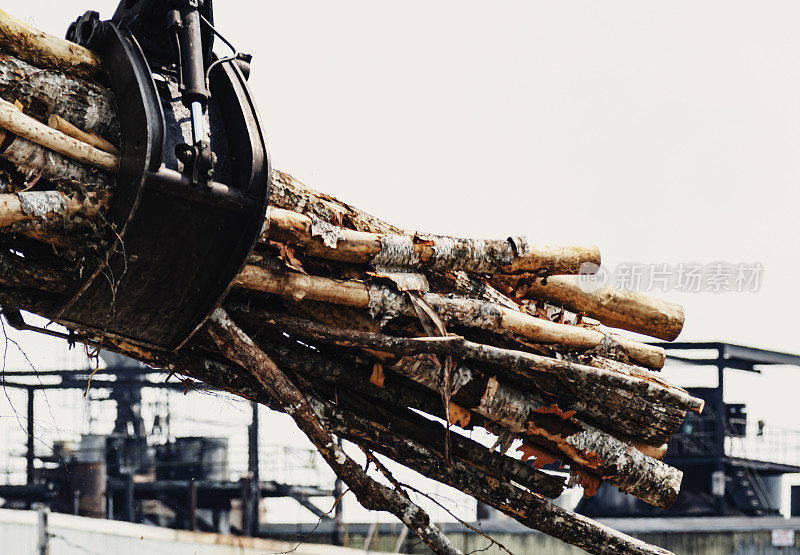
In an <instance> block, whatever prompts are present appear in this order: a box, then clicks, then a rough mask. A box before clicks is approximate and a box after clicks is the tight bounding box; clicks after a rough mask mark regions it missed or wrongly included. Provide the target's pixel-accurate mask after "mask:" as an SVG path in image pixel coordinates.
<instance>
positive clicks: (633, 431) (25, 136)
mask: <svg viewBox="0 0 800 555" xmlns="http://www.w3.org/2000/svg"><path fill="white" fill-rule="evenodd" d="M107 69H108V70H109V71H113V68H107ZM103 71H104V68H103V66H102V61H101V60H99V59H98V58H97V57H96V56H95V55H94V54H92V53H91V52H89V51H88V50H85V49H83V48H81V47H78V46H76V45H74V44H71V43H68V42H66V41H63V40H60V39H57V38H55V37H52V36H49V35H46V34H44V33H40V32H38V31H36V30H35V29H32V28H31V27H29V26H28V25H26V24H24V23H22V22H20V21H19V20H17V19H15V18H13V17H12V16H10V15H8V14H5V13H4V12H2V11H0V158H2V162H0V163H2V173H0V187H1V188H2V191H0V232H2V233H0V242H1V244H0V283H1V284H2V290H1V291H0V304H1V305H2V307H3V313H4V316H5V318H6V320H7V321H8V322H9V323H11V324H12V325H14V326H16V327H18V328H22V329H35V330H36V331H38V332H41V333H48V334H51V335H56V336H63V337H66V338H68V339H70V340H71V341H79V342H82V343H85V344H87V345H89V346H92V347H100V346H102V347H103V348H105V349H109V350H113V351H116V352H120V353H123V354H125V355H128V356H130V357H133V358H135V359H138V360H141V361H144V362H146V363H148V364H151V365H154V366H159V367H162V368H166V369H168V370H170V371H172V372H174V373H177V374H180V375H184V376H189V377H191V378H193V379H196V380H201V381H203V382H206V383H208V384H211V385H213V386H216V387H218V388H221V389H224V390H227V391H230V392H233V393H235V394H237V395H240V396H243V397H245V398H248V399H251V400H255V401H257V402H259V403H263V404H265V405H267V406H269V407H271V408H273V409H275V410H277V411H283V412H285V413H287V414H289V415H291V417H292V418H293V419H294V420H295V421H296V422H297V424H298V426H299V427H300V428H301V429H302V430H303V432H305V433H306V434H307V436H308V437H309V439H310V440H311V441H312V443H313V444H314V445H315V446H316V447H317V449H318V450H319V452H320V453H321V454H322V456H323V457H324V458H325V460H326V461H327V462H328V464H330V466H331V467H332V468H333V470H334V471H335V472H336V474H337V475H338V476H339V477H340V478H341V479H342V480H343V481H344V482H345V483H346V484H347V486H348V487H349V489H350V491H352V492H353V493H354V494H355V495H356V497H357V498H358V500H359V501H360V502H361V503H362V504H363V505H364V506H365V507H367V508H369V509H374V510H382V511H389V512H391V513H393V514H395V515H396V516H397V517H398V518H399V519H400V520H402V521H403V522H404V523H405V524H406V525H407V526H409V528H411V529H412V530H413V531H414V532H415V533H416V534H417V535H418V536H419V537H420V538H421V539H422V540H423V541H424V542H425V543H427V544H428V545H429V546H430V547H431V548H432V549H433V550H434V551H435V552H438V553H457V552H458V550H457V549H456V548H455V547H454V546H453V545H452V544H451V543H450V542H449V540H448V539H447V538H446V537H445V536H444V535H443V534H442V533H441V532H440V531H439V530H438V529H437V528H436V527H435V526H434V525H433V523H432V522H431V521H430V519H429V517H428V515H427V514H426V513H425V512H424V511H423V510H422V509H421V508H419V507H418V506H417V505H416V504H415V503H414V502H413V500H412V496H411V495H410V494H409V493H408V488H407V487H406V486H404V485H402V484H399V483H398V482H397V481H396V480H394V479H393V478H392V476H391V474H390V473H389V471H388V470H387V469H386V468H385V466H383V465H382V464H381V463H380V459H378V458H376V457H375V453H377V454H380V455H383V456H385V457H388V458H391V459H393V460H395V461H397V462H399V463H401V464H402V465H405V466H406V467H408V468H411V469H413V470H415V471H417V472H419V473H421V474H423V475H425V476H427V477H429V478H432V479H434V480H438V481H439V482H442V483H444V484H448V485H450V486H452V487H454V488H457V489H459V490H461V491H463V492H465V493H467V494H469V495H470V496H473V497H474V498H476V499H477V500H479V501H481V502H483V503H486V504H488V505H490V506H492V507H495V508H496V509H497V510H499V511H501V512H502V513H505V514H507V515H509V516H510V517H511V518H513V519H516V520H517V521H519V522H521V523H523V524H525V525H526V526H529V527H531V528H534V529H537V530H541V531H542V532H544V533H547V534H550V535H552V536H554V537H557V538H560V539H561V540H563V541H565V542H568V543H571V544H574V545H577V546H580V547H582V548H584V549H586V550H587V551H590V552H593V553H607V552H623V553H665V551H664V550H663V549H660V548H658V547H654V546H651V545H648V544H646V543H644V542H641V541H639V540H636V539H634V538H631V537H629V536H626V535H624V534H621V533H619V532H616V531H614V530H611V529H609V528H607V527H605V526H602V525H600V524H598V523H596V522H593V521H592V520H590V519H587V518H585V517H582V516H580V515H578V514H575V513H573V512H571V511H569V510H566V509H564V508H561V507H559V506H558V505H556V504H554V503H552V502H551V501H550V500H551V499H554V498H556V497H558V496H559V495H560V494H561V493H562V491H563V490H564V488H565V487H568V486H572V485H576V484H580V485H582V486H583V488H584V491H585V492H586V495H592V494H593V493H594V492H595V491H596V490H597V487H598V486H599V485H600V484H601V482H607V483H608V484H610V485H612V486H614V487H616V488H619V490H621V491H623V492H626V493H628V494H630V495H633V496H635V497H637V498H638V499H641V500H643V501H645V502H647V503H649V504H651V505H654V506H656V507H668V506H669V505H670V504H671V503H672V502H673V501H674V499H675V497H676V496H677V494H678V491H679V488H680V483H681V478H682V475H681V472H680V471H678V470H677V469H675V468H672V467H670V466H668V465H666V464H664V463H663V462H662V461H661V459H662V458H663V455H664V453H665V450H666V443H667V442H668V441H669V439H670V437H671V436H672V435H673V433H675V431H676V430H677V429H678V427H679V425H680V424H681V422H682V420H683V418H684V416H685V415H686V412H687V411H695V412H700V411H701V410H702V408H703V402H702V401H701V400H700V399H696V398H694V397H692V396H691V395H689V394H688V393H687V392H686V391H684V390H683V389H680V388H678V387H675V386H672V385H670V384H669V383H667V382H665V381H664V380H662V379H660V378H658V377H657V376H656V375H655V374H654V373H653V372H652V371H655V370H658V369H660V368H661V367H662V365H663V364H664V360H665V355H664V351H663V349H661V348H659V347H655V346H651V345H648V344H645V343H641V342H638V341H635V340H632V339H628V338H625V337H623V336H621V335H617V334H614V333H611V332H609V331H607V327H603V326H610V327H615V328H621V329H623V330H629V331H632V332H637V333H640V334H645V335H648V336H652V337H656V338H659V339H663V340H672V339H674V338H675V337H676V336H677V335H678V333H679V332H680V330H681V327H682V325H683V310H682V309H681V307H679V306H677V305H674V304H670V303H667V302H663V301H659V300H656V299H652V298H648V297H645V296H642V295H639V294H634V293H627V292H625V293H623V292H618V291H614V290H612V289H602V290H599V291H595V292H585V291H583V290H582V288H581V287H580V283H579V282H578V278H577V277H576V276H575V274H578V273H579V271H580V270H581V268H582V267H583V268H585V267H586V265H587V264H589V265H591V264H595V265H596V264H599V262H600V260H599V259H600V256H599V253H598V251H597V249H596V248H594V247H558V248H555V247H546V246H541V245H536V244H534V243H532V242H528V241H527V240H525V239H524V238H511V239H508V240H471V239H459V238H453V237H443V236H434V235H426V234H424V233H420V232H413V231H406V230H403V229H398V228H396V227H393V226H392V225H390V224H388V223H386V222H383V221H381V220H379V219H377V218H375V217H373V216H370V215H368V214H366V213H364V212H362V211H360V210H358V209H356V208H353V207H352V206H349V205H347V204H344V203H343V202H341V201H339V200H337V199H335V198H332V197H330V196H327V195H325V194H322V193H319V192H317V191H314V190H312V189H310V188H308V187H306V186H305V185H303V184H301V183H299V182H298V181H296V180H294V179H293V178H292V177H290V176H289V175H287V174H285V173H281V172H279V171H274V172H273V175H272V179H273V184H272V190H271V194H270V199H269V204H270V208H269V212H268V215H267V221H266V222H265V225H264V231H263V235H262V237H261V239H260V241H259V242H258V244H257V246H256V248H255V250H254V252H253V253H252V255H251V257H250V259H249V261H248V262H247V265H246V266H245V268H244V270H243V271H242V272H241V273H240V275H239V276H238V277H237V278H236V281H235V283H234V284H233V288H232V289H231V292H230V293H229V294H228V295H227V297H226V298H225V300H224V301H223V303H222V305H221V307H220V308H218V309H217V310H216V311H215V312H214V313H213V315H212V316H211V318H210V319H209V320H208V322H207V323H206V325H205V328H204V329H202V330H201V331H200V332H199V333H197V334H196V335H195V336H194V337H193V339H192V340H191V341H190V343H188V344H187V345H186V346H185V347H184V348H182V349H181V350H179V351H178V352H175V353H170V354H165V353H163V352H155V351H148V350H147V349H142V348H140V347H136V346H133V345H130V344H127V343H125V342H122V341H118V340H116V341H115V340H113V339H111V338H108V337H102V336H97V335H92V334H91V333H86V332H82V331H80V330H70V331H69V332H68V333H62V332H59V331H54V330H53V329H51V328H39V327H36V328H34V327H31V326H29V325H28V324H26V323H25V319H24V318H22V317H21V312H20V311H24V312H28V313H34V314H39V315H43V316H45V317H47V316H50V315H51V314H52V311H53V308H54V305H55V303H56V300H57V299H58V298H59V295H60V294H61V293H62V292H63V291H64V290H65V289H66V288H67V287H68V286H69V284H70V283H72V282H73V280H75V279H76V277H77V276H79V275H81V274H82V273H83V272H86V271H89V270H90V269H91V268H94V267H95V266H96V265H98V264H102V263H103V260H104V257H105V256H106V252H105V251H106V249H107V248H108V245H109V244H110V243H109V240H108V237H107V235H108V230H107V229H106V226H104V225H103V222H104V219H103V213H104V210H105V208H106V207H107V205H108V203H109V199H110V197H111V195H112V194H113V190H114V174H115V171H116V167H117V162H118V151H117V148H116V147H115V146H114V145H115V144H118V134H119V131H118V126H117V121H116V113H117V106H116V104H115V101H114V98H113V95H112V93H111V92H110V91H109V90H108V89H106V88H104V87H103V86H101V85H100V84H99V83H100V82H102V80H101V79H98V76H102V73H103ZM475 427H480V428H484V429H485V430H488V431H489V432H490V433H491V434H493V435H494V436H495V437H496V438H497V441H496V443H495V445H494V446H486V445H483V444H481V443H478V442H476V441H474V440H472V439H470V437H469V434H468V433H464V430H470V429H472V428H475ZM336 437H339V438H344V439H346V440H348V441H350V442H352V443H353V444H356V445H358V446H359V447H360V448H361V449H362V450H363V451H364V453H365V456H366V457H367V459H368V460H369V461H371V463H372V464H374V465H375V467H376V468H378V469H380V471H382V472H383V473H384V475H385V478H384V479H383V480H382V481H380V482H379V481H377V480H375V479H373V478H372V477H371V476H370V475H369V474H367V473H366V472H365V470H364V469H363V468H362V467H361V466H359V465H358V464H356V463H355V462H354V461H353V459H351V458H350V456H349V455H348V454H346V453H345V452H344V451H343V450H342V449H341V448H340V447H338V444H337V441H336V439H335V438H336ZM554 462H558V463H559V464H560V465H561V468H562V471H561V472H551V471H545V470H542V467H544V466H545V465H550V466H549V467H548V468H551V467H552V466H553V465H551V463H554ZM387 483H388V484H389V485H385V484H387Z"/></svg>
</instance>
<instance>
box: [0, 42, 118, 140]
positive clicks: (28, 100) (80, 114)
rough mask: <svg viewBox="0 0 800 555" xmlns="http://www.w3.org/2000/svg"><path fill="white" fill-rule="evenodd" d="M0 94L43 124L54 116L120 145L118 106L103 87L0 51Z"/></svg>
mask: <svg viewBox="0 0 800 555" xmlns="http://www.w3.org/2000/svg"><path fill="white" fill-rule="evenodd" d="M0 94H1V95H2V97H3V98H4V99H5V100H7V101H9V102H14V101H17V102H20V103H21V104H22V105H23V108H24V112H25V113H26V114H28V115H30V116H33V117H35V118H36V119H37V120H39V121H41V122H42V123H45V122H47V119H48V118H49V117H50V115H51V114H55V115H57V116H59V117H61V118H64V120H65V121H68V122H69V123H71V124H72V125H74V126H75V127H77V128H78V129H82V130H83V131H86V132H87V133H97V134H98V135H100V136H101V137H104V138H105V139H107V140H109V141H111V142H112V143H118V142H119V122H118V120H117V104H116V101H115V99H114V95H113V93H112V92H111V91H109V90H108V89H106V88H104V87H101V86H99V85H96V84H94V83H91V82H89V81H86V80H84V79H80V78H76V77H70V76H69V75H65V74H64V73H61V72H59V71H54V70H49V69H42V68H40V67H36V66H32V65H30V64H28V63H26V62H24V61H22V60H20V59H18V58H15V57H14V56H9V55H8V54H6V53H4V52H2V51H0Z"/></svg>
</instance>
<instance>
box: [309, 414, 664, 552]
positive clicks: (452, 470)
mask: <svg viewBox="0 0 800 555" xmlns="http://www.w3.org/2000/svg"><path fill="white" fill-rule="evenodd" d="M317 403H318V404H319V409H318V414H319V413H322V414H323V415H324V417H323V421H324V422H325V423H326V424H327V425H328V427H329V428H330V429H331V430H332V431H333V432H334V433H337V434H340V435H342V436H344V437H346V438H348V439H351V440H353V441H356V442H358V443H359V444H361V445H366V446H368V447H369V448H370V449H373V450H375V451H376V452H378V453H382V454H384V455H386V456H388V457H390V458H393V459H400V460H402V461H403V464H404V465H405V466H408V467H409V468H412V469H414V470H417V471H418V472H420V473H422V474H425V475H427V476H436V479H437V480H439V481H440V482H443V483H445V484H447V485H449V486H452V487H454V488H457V489H459V490H461V491H463V492H465V493H467V494H469V495H472V496H473V497H475V498H476V499H478V500H479V501H481V502H483V503H486V504H487V505H490V506H492V507H495V508H496V509H498V510H499V511H501V512H503V513H505V514H507V515H508V516H510V517H511V518H513V519H515V520H517V521H518V522H521V523H522V524H524V525H525V526H528V527H530V528H534V529H536V530H540V531H542V532H544V533H546V534H549V535H551V536H553V537H555V538H559V539H561V540H563V541H565V542H567V543H571V544H573V545H576V546H578V547H580V548H582V549H585V550H586V551H588V552H589V553H598V554H605V553H637V554H638V553H641V554H645V553H647V554H668V553H669V551H667V550H664V549H661V548H659V547H655V546H652V545H649V544H647V543H645V542H642V541H641V540H637V539H635V538H631V537H630V536H627V535H625V534H622V533H620V532H617V531H615V530H612V529H610V528H608V527H606V526H603V525H601V524H599V523H597V522H594V521H592V520H591V519H588V518H586V517H584V516H581V515H577V514H575V513H573V512H571V511H568V510H566V509H563V508H561V507H559V506H557V505H554V504H552V503H548V502H547V501H546V500H545V499H543V498H541V497H539V496H537V495H534V494H531V493H529V492H526V491H524V490H522V489H520V488H518V487H515V486H514V485H513V484H511V483H509V482H504V481H501V480H496V479H492V478H489V479H487V478H486V476H485V475H483V474H482V473H480V472H476V471H475V470H473V469H472V468H470V467H469V466H468V465H466V464H463V463H459V462H456V463H455V464H454V465H453V466H449V465H448V464H447V463H446V462H445V461H444V460H443V459H444V457H442V456H441V455H439V456H437V454H436V453H435V452H434V451H432V450H430V449H426V448H424V447H421V446H419V445H417V444H414V443H412V442H409V441H407V440H406V439H405V438H403V437H402V436H401V435H399V434H396V433H395V432H394V430H391V431H389V430H387V429H385V428H382V427H380V426H378V425H374V424H371V423H370V422H369V421H368V420H367V419H365V418H362V417H360V416H358V415H356V414H355V413H353V412H350V411H346V410H343V409H342V408H341V407H338V406H333V405H331V404H330V403H323V402H321V401H317Z"/></svg>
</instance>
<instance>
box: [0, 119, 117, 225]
mask: <svg viewBox="0 0 800 555" xmlns="http://www.w3.org/2000/svg"><path fill="white" fill-rule="evenodd" d="M0 158H3V159H4V160H8V161H9V162H11V163H12V164H13V165H14V167H15V168H16V169H17V170H18V171H20V172H22V173H23V174H24V177H25V180H26V183H24V184H23V188H28V187H29V186H32V185H33V184H35V183H36V181H38V180H39V178H41V177H43V178H45V179H49V180H51V181H53V182H55V183H57V184H59V185H61V186H64V187H68V188H78V189H80V188H83V189H90V190H97V189H108V187H109V182H110V181H109V179H108V178H107V177H106V176H105V174H103V173H101V172H98V171H96V170H93V169H90V168H87V167H86V166H83V165H81V164H78V163H76V162H73V161H72V160H71V159H70V158H67V157H66V156H63V155H61V154H58V153H57V152H53V151H52V150H49V149H47V148H44V147H43V146H41V145H38V144H36V143H34V142H31V141H29V140H27V139H24V138H22V137H17V136H16V135H14V134H10V133H7V132H6V131H5V130H3V129H1V128H0ZM76 215H77V214H76ZM87 216H88V217H92V215H91V214H87Z"/></svg>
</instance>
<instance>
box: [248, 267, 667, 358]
mask: <svg viewBox="0 0 800 555" xmlns="http://www.w3.org/2000/svg"><path fill="white" fill-rule="evenodd" d="M234 286H236V287H240V288H243V289H248V290H250V291H260V292H264V293H272V294H275V295H282V296H286V297H290V298H292V299H294V300H296V301H299V300H303V299H308V300H315V301H323V302H328V303H334V304H341V305H344V306H350V307H355V308H365V309H370V310H372V311H373V312H379V313H381V314H382V315H388V316H391V315H399V314H405V315H408V316H415V315H416V312H415V310H414V308H413V306H412V305H411V303H410V302H409V301H408V300H407V299H406V298H405V297H404V296H403V295H402V294H399V293H397V292H396V291H393V290H391V289H389V288H388V287H383V286H379V285H371V284H367V283H364V282H362V281H356V280H334V279H330V278H325V277H320V276H311V275H304V274H299V273H290V272H285V271H284V272H282V271H276V270H273V269H269V268H263V267H260V266H254V265H248V266H245V268H244V269H243V270H242V272H241V273H240V274H239V275H238V276H237V278H236V281H235V282H234ZM424 298H425V300H426V301H427V302H428V303H430V305H431V306H432V307H433V308H434V309H436V311H437V312H438V313H439V315H440V316H441V317H442V318H443V319H445V320H448V319H449V320H453V321H456V320H457V321H458V322H459V323H461V324H464V325H467V326H471V327H478V328H482V329H487V330H490V331H498V332H500V333H502V332H507V333H512V334H517V335H519V336H521V337H524V338H526V339H530V340H532V341H536V342H539V343H556V344H560V345H563V346H565V347H567V348H570V349H581V350H589V349H594V348H596V347H598V346H600V345H601V344H602V343H603V341H604V340H605V339H606V337H609V336H606V335H605V334H603V333H601V332H599V331H596V330H593V329H588V328H582V327H578V326H570V325H566V324H558V323H555V322H551V321H549V320H545V319H542V318H536V317H534V316H530V315H528V314H524V313H522V312H518V311H514V310H511V309H509V308H506V307H504V306H498V305H494V304H491V303H486V302H482V301H477V300H475V299H466V298H457V297H450V296H444V295H440V294H436V293H428V294H425V295H424ZM611 341H613V342H614V343H616V344H618V345H619V346H620V347H622V348H623V349H624V350H625V351H626V352H627V354H628V356H629V357H630V359H631V360H632V361H634V362H636V363H638V364H641V365H643V366H646V367H648V368H653V369H659V368H661V367H663V366H664V361H665V359H666V355H665V353H664V350H663V349H662V348H660V347H655V346H652V345H645V344H643V343H638V342H635V341H631V340H628V339H624V338H622V337H619V336H612V337H611Z"/></svg>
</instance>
